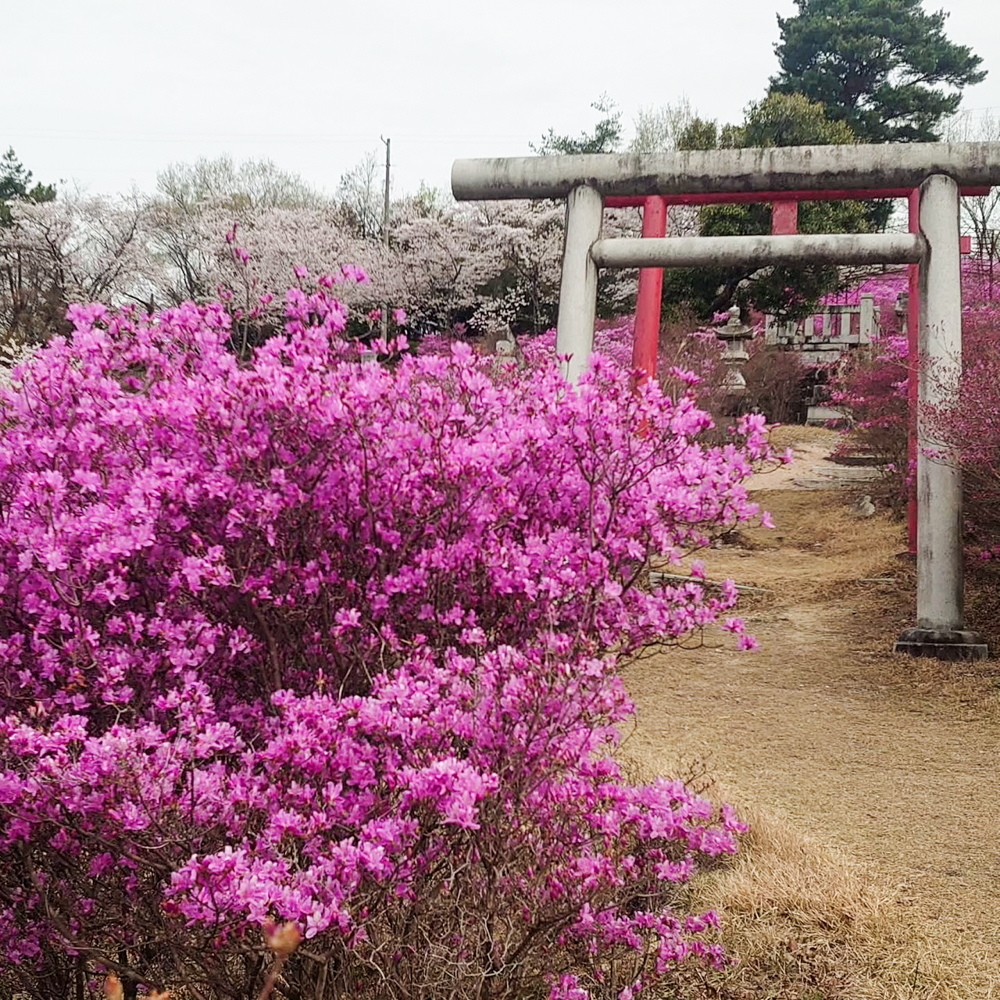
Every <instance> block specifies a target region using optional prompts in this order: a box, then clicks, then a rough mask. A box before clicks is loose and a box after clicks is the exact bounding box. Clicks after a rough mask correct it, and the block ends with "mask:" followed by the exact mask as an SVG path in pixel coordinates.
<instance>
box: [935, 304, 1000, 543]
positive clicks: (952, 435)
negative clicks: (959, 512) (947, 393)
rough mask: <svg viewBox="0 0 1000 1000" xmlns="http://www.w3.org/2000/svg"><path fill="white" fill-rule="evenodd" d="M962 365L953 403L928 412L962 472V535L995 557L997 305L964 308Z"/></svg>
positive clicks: (999, 477) (999, 407) (999, 444)
mask: <svg viewBox="0 0 1000 1000" xmlns="http://www.w3.org/2000/svg"><path fill="white" fill-rule="evenodd" d="M962 326H963V330H962V332H963V337H964V341H965V343H964V349H963V353H964V356H965V357H964V364H963V370H962V373H961V376H960V379H959V391H958V397H957V400H956V402H955V404H954V405H953V406H950V407H943V408H940V409H938V410H932V411H930V412H929V413H928V418H929V423H930V426H931V429H932V433H933V434H934V436H935V437H936V438H937V439H939V440H940V441H941V443H942V445H943V446H944V448H945V450H946V451H947V453H948V454H949V455H953V456H955V460H957V462H958V464H959V466H960V468H961V470H962V487H963V514H964V517H965V529H966V538H967V540H968V542H969V543H970V545H971V546H973V548H974V549H975V550H976V552H977V553H978V554H979V555H980V557H981V558H983V559H997V558H1000V303H994V304H983V305H980V306H979V307H978V308H973V309H969V310H966V313H965V316H964V320H963V325H962Z"/></svg>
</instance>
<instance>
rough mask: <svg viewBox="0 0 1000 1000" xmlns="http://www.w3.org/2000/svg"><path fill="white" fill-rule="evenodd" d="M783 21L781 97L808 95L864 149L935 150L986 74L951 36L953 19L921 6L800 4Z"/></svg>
mask: <svg viewBox="0 0 1000 1000" xmlns="http://www.w3.org/2000/svg"><path fill="white" fill-rule="evenodd" d="M795 2H796V6H797V7H798V10H799V12H798V14H797V15H794V16H792V17H779V18H778V27H779V28H780V29H781V41H780V42H779V43H778V44H777V45H775V52H776V53H777V56H778V61H779V63H780V65H781V72H780V73H779V74H778V75H777V76H775V77H773V78H772V79H771V89H772V91H776V92H779V93H785V94H791V93H799V94H804V95H805V96H806V97H808V98H809V100H811V101H818V102H820V103H821V104H823V105H824V107H825V108H826V113H827V115H828V116H829V117H830V118H833V119H836V120H840V121H843V122H846V123H847V125H848V126H850V128H851V131H852V132H853V133H854V134H855V135H856V136H857V138H858V140H859V141H861V142H935V141H937V140H938V139H939V137H940V128H941V125H942V122H943V121H944V120H945V119H946V118H948V117H949V116H950V115H952V114H954V113H955V111H956V110H957V108H958V106H959V103H960V102H961V100H962V95H961V90H962V88H963V87H967V86H969V85H971V84H975V83H979V82H980V81H981V80H983V79H984V77H985V76H986V71H985V70H981V69H979V65H980V63H981V62H982V59H980V57H979V56H977V55H974V54H973V52H972V50H971V49H969V48H968V47H967V46H965V45H956V44H955V43H953V42H951V41H949V40H948V39H947V38H946V37H945V34H944V22H945V19H946V18H947V16H948V15H947V14H946V13H945V12H944V11H937V12H936V13H933V14H927V13H925V12H924V11H923V10H922V8H921V5H920V0H795Z"/></svg>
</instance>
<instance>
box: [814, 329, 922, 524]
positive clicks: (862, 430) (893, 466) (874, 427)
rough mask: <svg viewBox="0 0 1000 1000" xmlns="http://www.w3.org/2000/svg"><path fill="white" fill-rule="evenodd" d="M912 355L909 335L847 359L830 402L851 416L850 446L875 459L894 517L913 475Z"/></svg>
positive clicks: (834, 383)
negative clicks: (910, 453) (910, 356)
mask: <svg viewBox="0 0 1000 1000" xmlns="http://www.w3.org/2000/svg"><path fill="white" fill-rule="evenodd" d="M908 354H909V350H908V347H907V342H906V338H905V337H900V336H884V337H881V338H878V339H877V340H876V341H875V343H874V344H873V345H872V347H871V349H870V350H864V351H856V352H854V353H853V354H851V355H849V356H848V357H847V358H845V359H844V361H843V362H842V363H841V365H840V367H839V369H838V370H837V371H836V372H835V373H834V375H833V377H832V378H831V384H832V386H833V391H832V393H831V400H832V402H834V403H835V404H836V405H837V406H838V407H840V408H841V409H845V410H846V411H847V412H848V414H849V415H850V428H849V429H850V441H851V447H852V448H853V449H855V450H857V451H859V452H861V453H863V454H865V455H869V456H871V458H872V460H873V461H874V464H875V467H876V468H877V469H878V471H879V473H880V475H881V478H882V481H883V482H884V483H885V484H886V487H887V489H886V492H887V495H888V499H889V503H890V504H891V506H892V507H893V509H894V510H895V511H896V513H900V512H901V511H902V509H903V507H904V505H905V504H906V498H907V488H908V487H907V482H908V477H909V474H910V467H909V453H908V448H909V443H908V442H909V412H910V406H909V399H908V396H907V393H908V388H907V387H908V385H909V361H908Z"/></svg>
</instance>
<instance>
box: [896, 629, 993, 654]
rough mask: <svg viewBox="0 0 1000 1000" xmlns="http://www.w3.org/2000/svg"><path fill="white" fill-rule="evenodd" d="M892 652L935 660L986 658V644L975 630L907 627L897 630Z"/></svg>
mask: <svg viewBox="0 0 1000 1000" xmlns="http://www.w3.org/2000/svg"><path fill="white" fill-rule="evenodd" d="M892 651H893V652H894V653H906V654H907V655H908V656H929V657H932V658H934V659H936V660H949V661H953V660H986V659H989V655H990V651H989V647H988V646H987V645H986V643H985V642H983V637H982V636H981V635H980V634H979V633H978V632H969V631H967V630H966V629H937V628H908V629H906V630H905V631H904V632H902V633H900V636H899V638H898V639H897V640H896V645H895V646H893V648H892Z"/></svg>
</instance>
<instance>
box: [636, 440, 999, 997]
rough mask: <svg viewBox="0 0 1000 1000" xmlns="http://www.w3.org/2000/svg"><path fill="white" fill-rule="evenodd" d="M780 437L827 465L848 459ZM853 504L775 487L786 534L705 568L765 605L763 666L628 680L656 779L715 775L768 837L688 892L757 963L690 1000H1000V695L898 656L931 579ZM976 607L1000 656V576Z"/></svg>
mask: <svg viewBox="0 0 1000 1000" xmlns="http://www.w3.org/2000/svg"><path fill="white" fill-rule="evenodd" d="M782 433H783V434H786V435H787V436H788V438H789V439H790V440H787V441H785V442H783V445H784V444H795V446H796V447H797V448H800V449H805V450H808V449H810V448H813V449H814V451H813V454H815V453H816V452H815V449H817V448H818V449H819V450H820V451H821V450H822V448H821V446H822V445H823V443H824V441H827V442H828V441H829V440H830V436H829V435H830V432H828V431H824V430H822V429H814V428H806V429H802V428H788V429H782ZM797 439H798V440H797ZM803 439H805V440H804V443H803ZM760 485H761V486H763V485H764V484H763V482H761V484H760ZM857 492H858V491H856V490H849V489H847V490H821V491H801V490H793V489H772V488H764V489H762V490H760V492H759V493H758V494H757V499H759V500H761V501H762V506H764V507H765V508H766V509H769V510H771V512H772V514H773V516H774V520H775V523H776V528H775V529H774V530H773V531H765V530H764V529H750V530H748V531H746V532H744V533H743V534H742V536H741V538H740V539H739V542H740V544H738V545H736V546H731V547H724V548H721V549H718V550H713V551H711V552H709V553H708V554H707V555H706V557H705V559H704V561H705V564H706V570H707V573H708V575H709V577H710V578H713V579H723V578H725V577H727V576H728V577H731V578H733V579H735V580H736V582H737V583H741V584H749V585H753V586H758V587H763V588H766V589H767V590H768V593H767V594H766V595H754V597H753V600H751V601H750V602H746V601H744V602H742V603H743V604H744V606H745V607H744V612H745V617H746V618H747V620H748V623H749V625H750V629H751V631H753V632H754V633H755V634H757V636H758V638H759V639H760V641H761V650H760V652H758V653H755V654H737V653H733V652H731V651H730V650H729V649H728V648H726V646H725V640H723V639H722V638H721V637H719V638H718V641H717V642H714V645H713V643H709V644H708V645H707V646H705V647H702V648H699V649H691V650H668V651H666V652H661V653H659V654H658V655H657V656H655V657H652V658H650V659H649V660H644V661H641V662H639V663H636V664H635V665H633V666H632V667H630V668H629V670H628V671H627V672H626V681H627V683H628V686H629V689H630V691H631V692H632V695H633V697H634V698H635V700H636V703H637V705H638V708H639V728H638V730H637V731H636V733H635V734H633V736H632V737H631V738H630V740H629V741H628V744H627V746H626V750H627V751H628V752H629V753H630V754H631V755H632V756H633V757H635V758H636V759H638V760H640V761H642V762H643V763H642V767H641V768H640V770H643V771H649V770H654V769H655V770H656V771H657V772H658V773H673V774H677V773H683V772H684V771H687V772H688V773H689V774H693V775H697V776H698V780H700V781H701V783H702V785H703V786H707V783H708V778H707V776H706V773H705V769H704V767H701V768H700V769H699V767H698V765H692V763H691V762H692V761H698V760H708V761H709V762H710V765H711V772H712V773H713V774H715V775H718V778H719V782H720V784H723V785H724V787H725V788H726V789H727V790H728V791H727V793H726V796H725V797H726V798H727V799H729V800H730V801H733V802H735V803H737V804H741V803H742V804H744V812H745V813H746V814H747V815H748V816H749V817H750V819H751V822H752V832H751V834H750V836H749V837H748V838H747V841H746V843H745V845H744V850H743V852H742V853H741V855H740V856H739V857H738V858H737V859H736V860H735V861H734V863H733V864H731V865H727V866H724V867H723V868H721V869H719V870H717V871H713V872H709V873H707V874H706V875H705V876H703V877H701V878H700V879H699V880H697V882H696V884H695V885H694V886H693V889H692V891H693V893H694V896H693V898H692V905H693V906H695V907H698V906H701V907H714V908H716V909H718V910H719V911H720V912H721V913H722V914H723V915H724V941H725V943H726V945H727V947H728V948H729V949H730V950H731V951H732V952H734V953H737V954H739V955H740V957H741V959H742V961H741V964H740V965H739V966H737V967H735V968H733V969H730V970H727V972H726V973H725V974H723V975H720V976H715V977H711V976H710V977H708V978H707V979H704V980H700V979H699V980H692V981H691V982H690V983H689V984H688V986H689V987H690V988H689V990H688V991H687V993H686V994H684V995H686V996H690V997H692V998H707V997H718V998H720V1000H744V998H749V997H751V996H753V997H755V998H756V997H773V998H780V1000H786V998H787V1000H791V998H793V997H797V998H809V1000H828V998H829V1000H832V998H840V997H845V998H846V997H858V998H861V1000H867V998H871V1000H875V998H876V997H879V998H882V997H890V998H900V1000H902V998H904V997H905V998H917V997H920V998H929V1000H959V998H989V997H994V996H997V997H1000V890H998V886H1000V852H998V848H997V844H998V843H1000V789H998V787H997V783H996V780H995V779H996V768H997V764H998V762H1000V731H998V730H997V727H996V723H997V722H998V721H1000V675H998V673H997V672H996V668H995V667H994V666H993V665H992V664H990V663H986V664H983V663H978V664H946V663H939V662H937V661H933V660H914V659H910V658H907V657H900V656H896V655H893V654H892V653H891V647H892V641H893V639H894V638H895V636H896V635H897V634H898V633H899V631H901V630H902V629H903V628H905V627H907V626H909V625H912V624H913V620H914V612H915V600H914V583H915V580H914V568H913V565H912V563H911V562H909V561H907V560H905V559H900V558H898V556H899V554H900V553H901V551H902V550H903V549H904V548H905V530H904V528H903V526H902V525H899V524H898V523H895V522H893V521H891V520H890V519H889V518H888V517H886V516H882V515H878V516H876V517H873V518H867V519H857V518H855V517H854V516H852V513H851V509H850V508H851V503H852V500H853V499H854V497H855V496H856V494H857ZM967 595H968V596H967V607H968V622H969V625H970V627H974V628H978V629H980V630H982V631H985V632H986V633H987V637H988V638H989V639H990V640H991V641H992V642H996V641H997V639H998V638H1000V635H998V632H1000V586H998V575H997V573H996V571H995V570H993V569H992V568H991V567H974V568H972V571H971V572H970V574H969V579H968V587H967ZM710 791H711V794H713V795H715V794H718V792H717V790H716V789H710Z"/></svg>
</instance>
